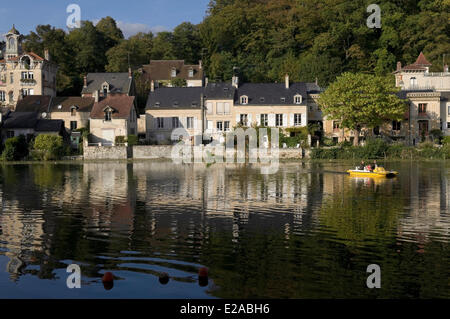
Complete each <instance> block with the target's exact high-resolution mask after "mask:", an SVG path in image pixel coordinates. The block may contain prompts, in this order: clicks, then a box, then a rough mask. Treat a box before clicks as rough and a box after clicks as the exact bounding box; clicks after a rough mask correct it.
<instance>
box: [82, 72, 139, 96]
mask: <svg viewBox="0 0 450 319" xmlns="http://www.w3.org/2000/svg"><path fill="white" fill-rule="evenodd" d="M110 94H114V95H125V96H135V95H136V88H135V84H134V78H133V74H132V73H131V69H129V70H128V73H88V74H87V75H86V76H85V77H84V82H83V90H82V91H81V96H82V97H93V98H95V100H96V101H99V100H100V99H102V98H103V99H104V98H107V97H108V96H109V95H110Z"/></svg>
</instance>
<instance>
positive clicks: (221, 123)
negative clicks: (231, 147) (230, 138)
mask: <svg viewBox="0 0 450 319" xmlns="http://www.w3.org/2000/svg"><path fill="white" fill-rule="evenodd" d="M217 131H219V132H222V131H223V122H221V121H219V122H217Z"/></svg>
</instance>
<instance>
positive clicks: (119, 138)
mask: <svg viewBox="0 0 450 319" xmlns="http://www.w3.org/2000/svg"><path fill="white" fill-rule="evenodd" d="M125 142H126V140H125V136H116V139H115V144H125Z"/></svg>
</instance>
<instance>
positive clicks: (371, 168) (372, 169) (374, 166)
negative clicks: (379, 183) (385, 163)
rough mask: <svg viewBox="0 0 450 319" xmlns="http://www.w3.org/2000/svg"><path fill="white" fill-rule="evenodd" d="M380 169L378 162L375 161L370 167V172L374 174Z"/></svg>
mask: <svg viewBox="0 0 450 319" xmlns="http://www.w3.org/2000/svg"><path fill="white" fill-rule="evenodd" d="M377 168H378V164H377V160H374V161H373V164H372V165H371V166H370V171H371V172H373V171H375V170H376V169H377Z"/></svg>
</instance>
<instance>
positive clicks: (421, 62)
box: [414, 52, 432, 66]
mask: <svg viewBox="0 0 450 319" xmlns="http://www.w3.org/2000/svg"><path fill="white" fill-rule="evenodd" d="M414 64H415V65H421V66H431V65H432V64H431V63H430V62H428V60H427V58H426V57H425V55H423V52H420V54H419V57H418V58H417V60H416V62H415V63H414Z"/></svg>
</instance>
